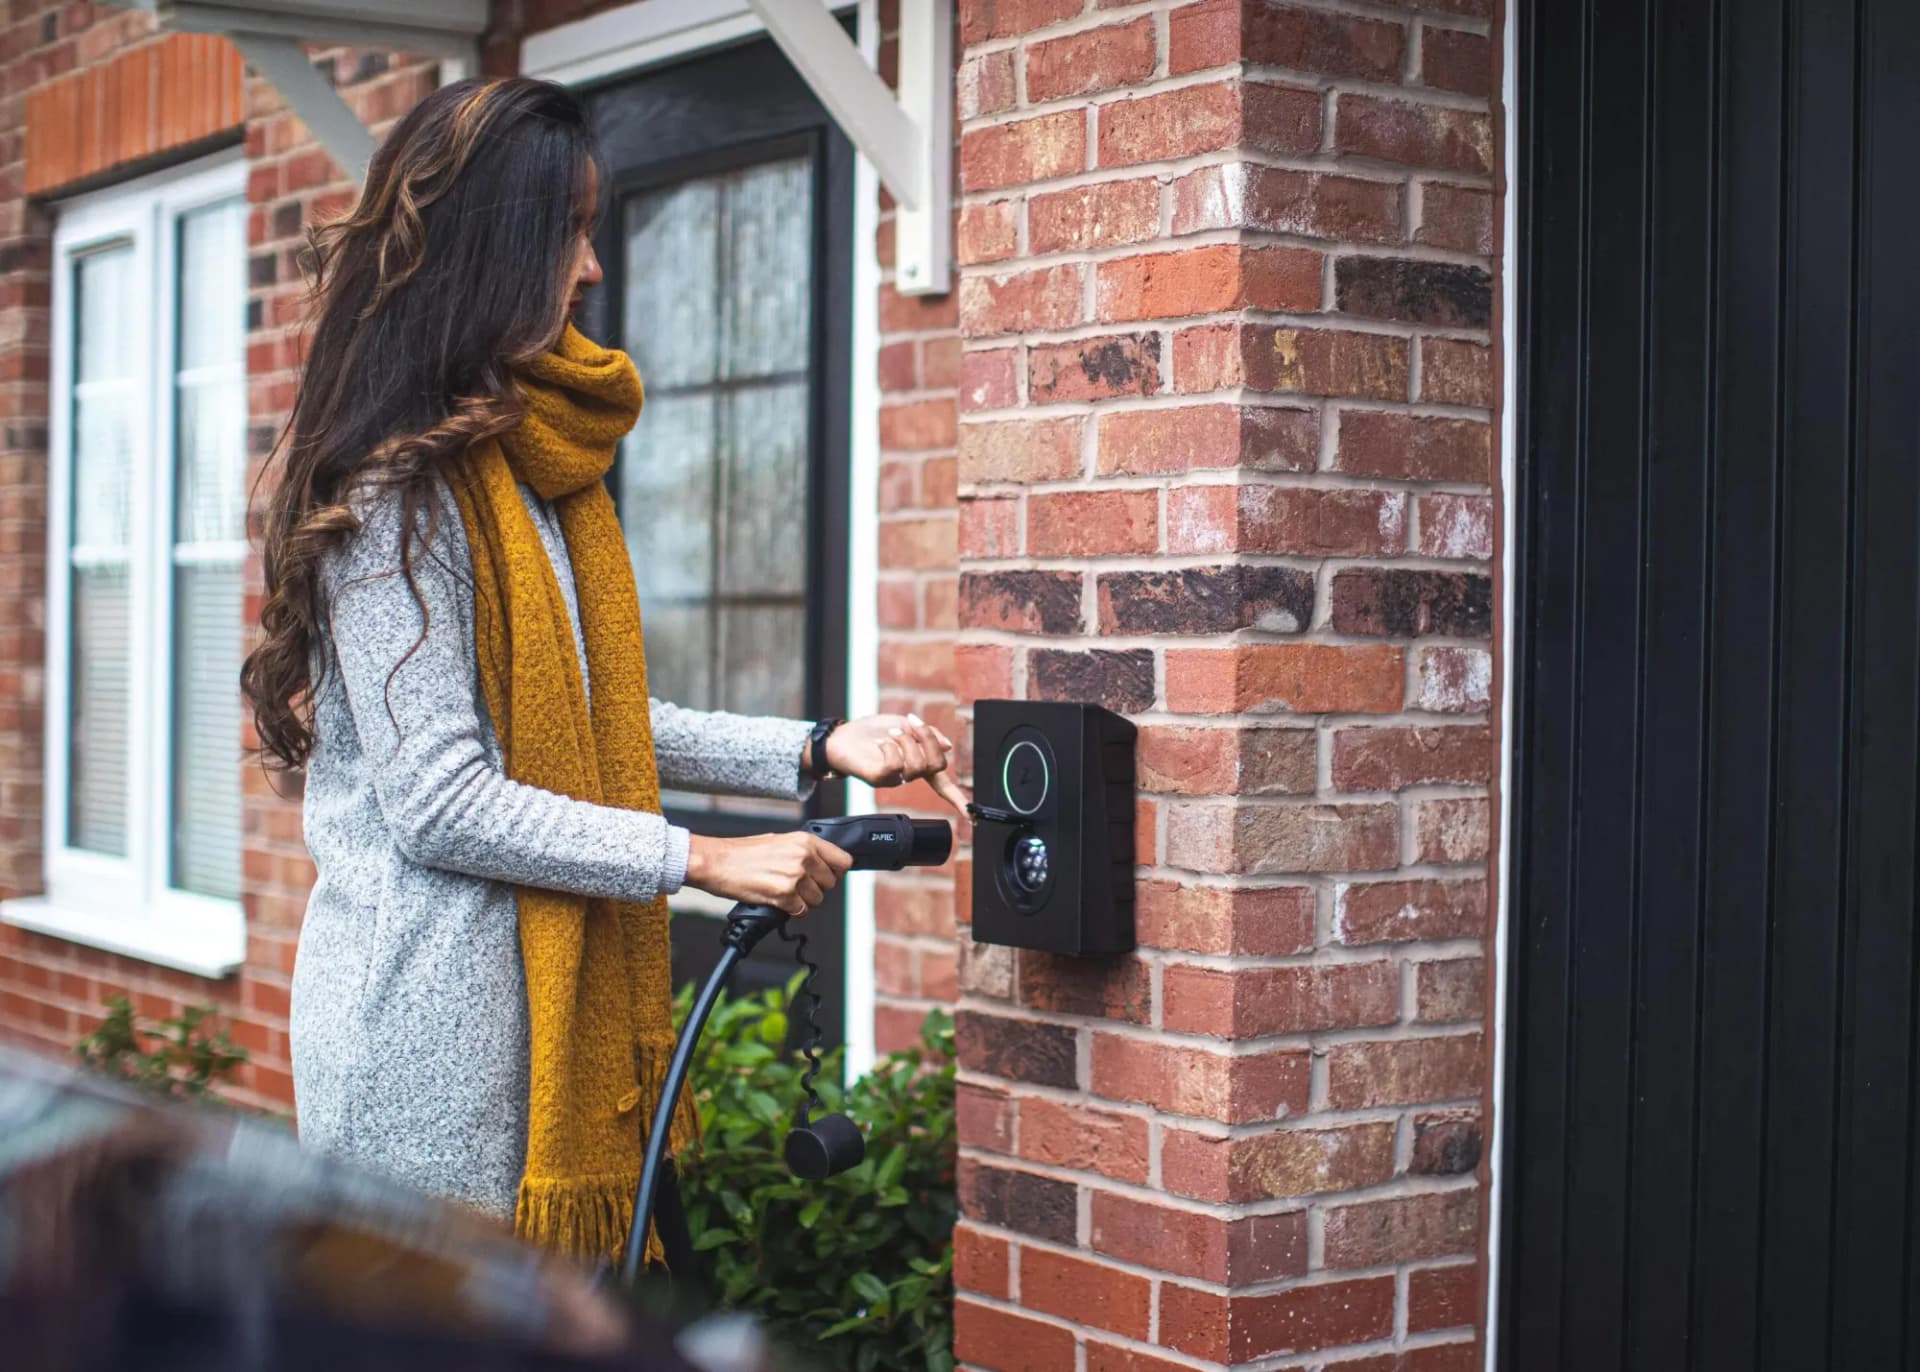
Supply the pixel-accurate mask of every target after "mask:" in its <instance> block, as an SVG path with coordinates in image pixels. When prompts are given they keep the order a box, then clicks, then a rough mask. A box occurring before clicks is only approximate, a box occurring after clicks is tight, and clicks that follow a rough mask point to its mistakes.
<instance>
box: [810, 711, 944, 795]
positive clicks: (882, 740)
mask: <svg viewBox="0 0 1920 1372" xmlns="http://www.w3.org/2000/svg"><path fill="white" fill-rule="evenodd" d="M952 760H953V740H952V739H950V738H948V737H947V736H946V735H945V734H943V733H941V732H940V731H939V730H938V729H936V728H934V727H933V726H932V725H931V724H929V723H927V722H926V721H925V720H924V719H922V718H920V716H918V715H868V716H867V717H866V718H865V719H850V720H848V721H847V722H846V723H845V724H842V725H841V726H840V727H839V728H837V729H835V730H834V731H833V732H832V733H831V734H828V735H827V766H829V767H831V768H832V769H833V770H834V771H836V772H839V773H840V774H841V775H843V776H850V777H858V778H860V780H862V781H864V782H866V783H867V784H868V785H870V786H904V785H906V784H907V783H908V782H909V781H916V780H919V779H920V778H922V777H924V778H925V779H926V781H927V784H928V785H930V786H932V787H933V789H934V790H935V791H937V792H938V793H939V795H940V798H941V799H942V800H944V801H946V802H947V804H949V805H951V806H952V807H953V808H954V809H955V810H956V811H958V812H959V813H960V814H961V815H962V816H964V815H965V814H966V813H967V793H966V792H965V791H963V790H961V789H960V783H959V782H957V781H955V780H954V779H953V773H952V772H950V771H949V770H948V768H949V766H950V765H951V764H952Z"/></svg>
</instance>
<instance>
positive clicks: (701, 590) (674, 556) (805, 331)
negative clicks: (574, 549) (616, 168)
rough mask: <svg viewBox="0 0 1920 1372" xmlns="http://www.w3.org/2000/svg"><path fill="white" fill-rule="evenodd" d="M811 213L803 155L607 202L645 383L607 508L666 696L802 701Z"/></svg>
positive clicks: (736, 702)
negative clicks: (621, 531) (621, 535)
mask: <svg viewBox="0 0 1920 1372" xmlns="http://www.w3.org/2000/svg"><path fill="white" fill-rule="evenodd" d="M813 218H814V216H813V163H812V160H811V159H810V158H808V157H794V158H787V159H783V160H780V161H774V162H766V163H762V164H760V165H757V166H752V167H747V168H743V169H739V170H734V171H728V172H724V173H719V174H716V175H711V176H703V177H695V178H691V179H688V180H685V181H680V182H677V183H675V184H673V185H670V186H663V187H657V188H654V189H650V190H647V191H643V192H640V193H638V194H635V195H630V196H628V197H626V198H625V200H624V202H623V203H622V205H621V230H622V234H623V236H624V242H625V251H624V255H623V256H624V260H623V268H624V272H623V277H624V283H625V286H624V294H623V298H622V301H621V317H622V321H623V330H622V339H621V346H622V347H624V348H625V349H626V350H627V351H628V352H629V353H630V354H631V355H632V356H633V359H634V362H635V365H637V366H638V367H639V369H640V378H641V381H642V382H643V383H644V384H645V387H646V396H647V400H646V406H645V408H644V409H643V410H642V412H641V415H640V422H639V423H638V424H637V425H635V427H634V430H633V432H632V433H631V434H630V435H628V437H627V439H626V440H625V443H624V445H623V447H622V450H621V460H620V479H619V496H620V514H621V520H622V522H623V524H624V525H625V528H626V534H627V545H628V551H629V553H630V555H631V557H632V559H633V567H634V577H635V580H636V581H637V583H638V585H639V588H640V606H641V617H642V621H643V623H644V625H645V629H646V640H647V669H648V676H649V679H650V681H651V683H652V686H653V692H654V694H655V695H657V696H659V697H660V698H662V699H664V700H671V701H673V702H674V703H675V704H678V705H685V706H690V707H692V708H695V709H706V710H718V709H725V710H736V711H741V712H744V713H753V714H781V715H799V714H801V713H802V712H803V711H804V709H805V707H806V642H807V632H806V630H807V625H806V588H807V578H808V567H807V526H806V517H807V504H808V491H809V487H810V469H809V456H810V452H811V446H810V445H811V441H812V432H811V430H812V425H811V398H812V378H811V372H810V368H811V365H812V343H811V340H812V338H813V314H812V311H813V251H814V249H813ZM666 800H667V803H668V804H669V805H671V806H674V807H676V808H679V809H697V808H710V807H712V806H713V805H714V803H715V802H713V801H712V800H710V799H708V798H706V797H695V796H688V795H683V794H677V793H676V794H670V795H669V796H668V797H667V798H666ZM751 806H752V808H754V809H756V810H760V811H766V810H769V809H773V810H780V811H783V812H784V811H786V810H792V809H794V808H795V807H792V806H778V805H775V804H773V803H771V802H767V801H754V802H751ZM728 808H734V807H733V806H729V807H728Z"/></svg>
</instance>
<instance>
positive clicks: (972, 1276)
mask: <svg viewBox="0 0 1920 1372" xmlns="http://www.w3.org/2000/svg"><path fill="white" fill-rule="evenodd" d="M1008 1250H1009V1245H1008V1243H1007V1241H1006V1240H1005V1239H1003V1238H1000V1237H999V1236H997V1235H994V1234H986V1233H982V1232H981V1231H980V1230H978V1229H975V1228H974V1227H973V1226H972V1225H970V1224H964V1223H963V1224H956V1225H955V1226H954V1227H953V1280H954V1283H955V1285H957V1286H958V1287H959V1288H960V1289H961V1290H962V1291H978V1292H979V1293H980V1294H981V1295H983V1296H997V1297H999V1298H1000V1299H1001V1300H1005V1299H1006V1298H1007V1293H1008V1291H1009V1289H1010V1288H1011V1285H1012V1282H1011V1279H1010V1277H1009V1275H1008V1261H1007V1258H1008Z"/></svg>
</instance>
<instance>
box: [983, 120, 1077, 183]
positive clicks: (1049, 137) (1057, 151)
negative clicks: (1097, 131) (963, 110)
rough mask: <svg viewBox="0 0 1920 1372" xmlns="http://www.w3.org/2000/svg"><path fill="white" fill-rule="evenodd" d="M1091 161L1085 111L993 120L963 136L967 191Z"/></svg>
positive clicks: (1046, 176) (1046, 174) (1057, 172)
mask: <svg viewBox="0 0 1920 1372" xmlns="http://www.w3.org/2000/svg"><path fill="white" fill-rule="evenodd" d="M1103 161H1104V159H1103ZM1086 164H1087V117H1086V115H1085V114H1084V113H1083V112H1081V111H1080V110H1064V111H1062V112H1060V113H1058V114H1043V115H1039V116H1038V117H1036V118H1033V119H1021V120H1016V121H1014V122H1013V123H1008V124H989V125H987V126H986V127H985V128H977V129H969V130H968V131H967V132H966V133H964V134H962V135H961V137H960V185H961V188H962V189H963V190H969V191H979V190H993V189H995V188H997V187H1000V186H1014V185H1019V184H1021V183H1023V182H1028V181H1045V180H1048V179H1049V178H1051V177H1055V176H1065V175H1067V174H1068V173H1069V172H1077V171H1079V170H1081V169H1082V168H1083V167H1085V166H1086Z"/></svg>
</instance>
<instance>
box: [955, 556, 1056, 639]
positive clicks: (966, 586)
mask: <svg viewBox="0 0 1920 1372" xmlns="http://www.w3.org/2000/svg"><path fill="white" fill-rule="evenodd" d="M1080 580H1081V579H1080V575H1079V573H1077V572H1025V571H1004V572H962V573H961V574H960V620H961V623H962V624H964V625H965V626H966V627H967V628H969V629H1008V630H1011V631H1012V632H1014V633H1021V634H1070V633H1074V632H1076V631H1077V630H1078V629H1079V628H1080Z"/></svg>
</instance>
